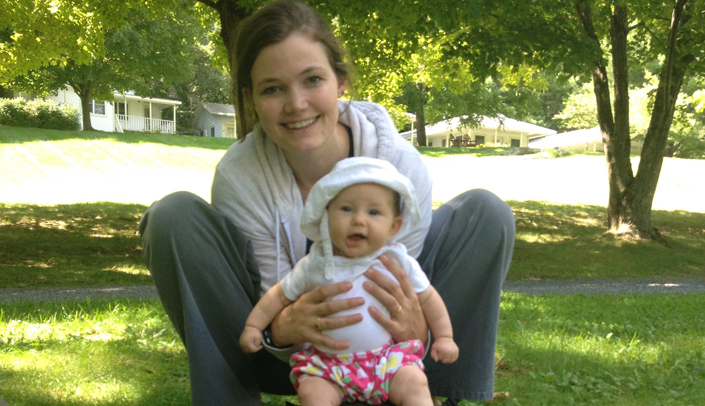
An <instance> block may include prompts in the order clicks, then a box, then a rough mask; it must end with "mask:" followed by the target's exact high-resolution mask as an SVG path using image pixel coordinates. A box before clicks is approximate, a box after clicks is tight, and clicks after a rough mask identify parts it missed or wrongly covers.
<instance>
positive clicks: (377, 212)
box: [370, 209, 379, 216]
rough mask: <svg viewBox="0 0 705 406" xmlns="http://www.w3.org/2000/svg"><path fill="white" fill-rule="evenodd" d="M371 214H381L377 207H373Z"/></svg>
mask: <svg viewBox="0 0 705 406" xmlns="http://www.w3.org/2000/svg"><path fill="white" fill-rule="evenodd" d="M370 214H371V215H373V216H376V215H378V214H379V210H377V209H372V210H370Z"/></svg>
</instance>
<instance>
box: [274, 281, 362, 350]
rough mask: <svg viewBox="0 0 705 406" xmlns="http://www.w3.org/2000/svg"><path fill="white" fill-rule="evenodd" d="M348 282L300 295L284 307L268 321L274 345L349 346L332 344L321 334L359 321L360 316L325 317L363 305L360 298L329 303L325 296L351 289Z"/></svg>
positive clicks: (345, 342) (340, 343)
mask: <svg viewBox="0 0 705 406" xmlns="http://www.w3.org/2000/svg"><path fill="white" fill-rule="evenodd" d="M352 286H353V285H352V283H351V282H340V283H336V284H333V285H325V286H321V287H319V288H316V289H314V290H312V291H310V292H308V293H305V294H303V295H302V296H301V297H300V298H298V299H297V300H296V301H294V302H293V303H292V304H291V305H289V306H286V307H285V308H284V310H282V311H281V312H280V313H279V315H277V317H275V318H274V321H272V340H273V341H274V345H276V346H278V347H283V346H287V345H294V344H303V343H306V342H311V343H315V344H320V345H324V346H326V347H328V348H332V349H336V350H344V349H346V348H348V347H349V346H350V343H348V342H347V341H336V340H333V339H332V338H330V337H328V336H326V335H324V334H323V333H322V331H323V330H333V329H336V328H341V327H345V326H349V325H352V324H355V323H359V322H361V321H362V315H361V314H359V313H358V314H352V315H349V316H341V317H328V316H329V315H331V314H333V313H337V312H339V311H342V310H348V309H353V308H355V307H359V306H362V305H363V304H365V300H364V299H363V298H361V297H356V298H350V299H343V300H332V301H330V302H326V301H325V300H326V299H328V298H329V297H332V296H335V295H337V294H340V293H343V292H347V291H349V290H350V289H352Z"/></svg>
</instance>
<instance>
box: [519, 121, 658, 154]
mask: <svg viewBox="0 0 705 406" xmlns="http://www.w3.org/2000/svg"><path fill="white" fill-rule="evenodd" d="M643 145H644V143H643V142H642V141H635V140H632V141H631V145H630V153H631V154H639V153H641V149H642V147H643ZM529 148H534V149H540V150H546V149H563V150H571V151H592V152H604V150H605V148H604V144H603V143H602V133H601V132H600V127H593V128H588V129H583V130H574V131H568V132H564V133H560V134H553V135H548V136H546V137H542V138H536V139H532V140H531V141H530V142H529Z"/></svg>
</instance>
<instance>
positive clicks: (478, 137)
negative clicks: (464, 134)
mask: <svg viewBox="0 0 705 406" xmlns="http://www.w3.org/2000/svg"><path fill="white" fill-rule="evenodd" d="M475 143H476V144H477V145H480V144H484V143H485V136H484V135H476V136H475Z"/></svg>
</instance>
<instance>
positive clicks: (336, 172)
mask: <svg viewBox="0 0 705 406" xmlns="http://www.w3.org/2000/svg"><path fill="white" fill-rule="evenodd" d="M360 183H376V184H378V185H382V186H386V187H388V188H390V189H392V190H394V191H395V192H397V193H399V194H400V195H401V197H402V209H401V217H402V226H401V229H400V230H399V232H398V233H397V234H396V236H394V237H392V238H391V239H390V242H393V241H394V240H395V239H396V237H398V236H400V235H403V234H404V231H405V230H407V229H408V228H409V227H412V226H413V225H414V224H415V223H417V222H418V221H419V220H420V219H421V217H420V213H419V206H418V203H417V201H416V191H415V189H414V185H413V184H412V183H411V181H410V180H409V178H407V177H406V176H404V175H402V174H401V173H399V171H397V169H396V168H395V167H394V165H392V164H391V163H389V162H388V161H384V160H381V159H375V158H368V157H353V158H346V159H343V160H342V161H340V162H338V163H337V164H336V165H335V166H334V167H333V170H331V171H330V173H328V174H327V175H326V176H324V177H322V178H321V179H320V180H319V181H318V182H316V184H315V185H313V187H312V188H311V191H310V192H309V194H308V198H307V199H306V204H305V205H304V212H303V215H302V217H301V231H302V232H303V233H304V235H306V237H308V238H309V239H311V240H313V241H314V242H316V241H321V243H322V244H323V253H324V256H325V274H326V275H325V276H326V279H332V278H333V272H334V268H333V245H332V243H331V240H330V232H329V231H328V210H327V207H328V203H329V202H330V201H331V200H332V199H333V198H334V197H335V196H337V195H338V193H340V192H341V191H342V190H343V189H345V188H347V187H348V186H352V185H357V184H360Z"/></svg>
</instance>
